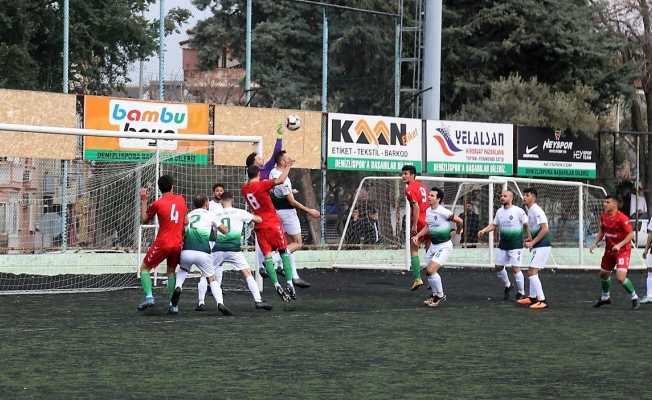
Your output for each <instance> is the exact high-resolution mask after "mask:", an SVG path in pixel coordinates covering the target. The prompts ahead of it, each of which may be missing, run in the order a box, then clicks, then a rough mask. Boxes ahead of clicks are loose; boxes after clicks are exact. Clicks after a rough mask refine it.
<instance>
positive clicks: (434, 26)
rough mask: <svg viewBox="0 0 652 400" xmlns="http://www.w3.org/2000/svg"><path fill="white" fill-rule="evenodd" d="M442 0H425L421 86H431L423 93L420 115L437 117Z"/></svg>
mask: <svg viewBox="0 0 652 400" xmlns="http://www.w3.org/2000/svg"><path fill="white" fill-rule="evenodd" d="M442 2H443V0H429V1H426V17H425V24H424V33H423V36H424V39H425V40H424V46H423V48H424V55H423V87H424V88H432V90H429V91H427V92H424V94H423V103H422V106H421V107H422V108H421V117H422V118H423V119H434V120H438V119H439V115H440V114H439V112H440V90H439V86H440V81H441V25H442V24H441V20H442Z"/></svg>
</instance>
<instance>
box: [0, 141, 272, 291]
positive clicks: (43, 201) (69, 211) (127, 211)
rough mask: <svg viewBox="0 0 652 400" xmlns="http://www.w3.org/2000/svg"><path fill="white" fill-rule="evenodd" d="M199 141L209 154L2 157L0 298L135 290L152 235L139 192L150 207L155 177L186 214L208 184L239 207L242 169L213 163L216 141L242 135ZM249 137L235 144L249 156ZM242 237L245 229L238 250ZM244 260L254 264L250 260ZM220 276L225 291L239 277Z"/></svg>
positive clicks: (208, 192)
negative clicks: (179, 198)
mask: <svg viewBox="0 0 652 400" xmlns="http://www.w3.org/2000/svg"><path fill="white" fill-rule="evenodd" d="M71 131H74V133H76V134H80V135H81V134H84V130H71ZM212 136H213V135H212ZM247 138H248V137H247ZM207 139H208V140H209V143H210V144H209V146H208V148H203V149H197V147H196V146H195V147H194V148H193V149H192V150H189V149H187V148H178V149H177V151H176V152H174V153H171V152H164V151H158V152H153V153H152V157H151V158H149V160H147V161H145V162H141V163H133V162H98V161H87V160H81V159H79V160H57V159H42V158H18V157H1V158H0V254H3V255H2V256H1V257H0V293H1V294H8V293H40V292H45V293H47V292H68V291H102V290H112V289H120V288H125V287H133V286H139V285H140V282H139V279H138V267H139V266H140V264H141V262H142V258H143V257H144V254H145V252H146V251H147V248H148V246H149V245H150V244H151V243H152V241H153V239H154V237H155V235H156V232H157V225H156V221H155V220H154V221H151V222H150V225H141V223H140V198H139V189H140V188H141V187H146V188H148V189H149V190H148V192H149V194H150V198H149V199H148V204H151V202H152V201H154V200H155V198H156V197H158V194H157V193H158V192H157V187H156V182H157V179H158V177H159V176H161V175H164V174H167V175H171V176H172V177H173V179H174V181H175V192H177V193H179V194H182V195H183V196H184V197H185V199H186V202H187V204H188V208H189V209H191V208H192V207H191V202H192V197H193V196H194V195H195V194H198V193H203V194H206V195H207V196H209V198H212V187H213V185H214V184H215V183H221V184H223V185H224V187H225V190H226V191H230V192H232V193H233V194H234V197H235V202H234V207H239V208H244V207H245V202H244V201H243V199H242V198H241V196H240V185H241V184H242V182H243V181H244V180H245V175H244V169H243V168H240V167H231V166H216V165H213V163H212V160H213V153H214V144H215V143H216V142H223V141H238V142H243V138H242V137H233V138H231V137H220V138H219V139H216V137H215V136H213V137H204V138H203V140H207ZM245 139H246V138H245ZM185 140H188V139H187V135H184V141H185ZM249 140H250V142H245V143H243V144H242V146H246V148H247V149H248V150H249V149H250V151H256V150H257V147H255V146H252V142H255V143H253V144H254V145H256V144H257V143H258V144H260V143H261V139H260V138H259V137H252V138H249ZM196 152H202V154H206V153H208V160H209V161H208V163H204V164H200V163H193V162H189V160H194V159H196V157H193V153H196ZM156 153H158V155H157V154H156ZM248 236H249V232H248V231H247V232H245V235H243V237H244V238H245V239H244V240H245V242H244V243H243V244H244V245H247V243H246V238H248ZM246 249H247V248H246V247H245V251H246ZM251 253H253V252H251ZM247 256H248V257H247V258H248V259H250V261H253V259H254V258H253V257H252V254H247ZM253 265H254V264H253V263H252V266H253ZM165 269H166V268H165V265H164V264H161V265H160V266H159V267H158V268H157V269H156V274H155V275H157V276H158V279H157V280H158V283H159V284H161V283H163V282H162V280H163V279H165V276H164V275H165ZM224 278H225V279H224V287H225V289H227V290H228V289H236V290H237V289H244V284H243V283H242V279H241V278H240V276H239V274H235V273H229V272H227V273H225V275H224Z"/></svg>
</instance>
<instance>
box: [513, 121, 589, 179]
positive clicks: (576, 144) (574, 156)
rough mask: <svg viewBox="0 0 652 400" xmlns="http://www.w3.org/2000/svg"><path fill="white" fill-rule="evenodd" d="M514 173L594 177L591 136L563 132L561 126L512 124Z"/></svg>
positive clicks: (540, 175)
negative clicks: (554, 127)
mask: <svg viewBox="0 0 652 400" xmlns="http://www.w3.org/2000/svg"><path fill="white" fill-rule="evenodd" d="M516 132H517V133H516V138H517V140H516V142H517V146H518V147H517V150H518V151H517V158H518V159H517V161H516V163H517V171H516V172H517V175H519V176H539V177H555V178H578V179H595V178H596V163H597V155H598V151H597V145H596V142H595V140H593V139H589V138H585V137H580V136H571V135H568V134H564V132H562V131H561V130H559V129H557V130H555V129H550V128H533V127H528V126H519V127H517V128H516Z"/></svg>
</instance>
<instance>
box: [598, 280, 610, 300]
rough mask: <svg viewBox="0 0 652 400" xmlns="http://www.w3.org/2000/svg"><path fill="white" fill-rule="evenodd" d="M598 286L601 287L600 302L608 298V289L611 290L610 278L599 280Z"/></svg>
mask: <svg viewBox="0 0 652 400" xmlns="http://www.w3.org/2000/svg"><path fill="white" fill-rule="evenodd" d="M600 285H601V286H602V297H601V299H602V300H606V299H608V298H609V289H611V277H608V278H607V279H600Z"/></svg>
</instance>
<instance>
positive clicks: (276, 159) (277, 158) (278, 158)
mask: <svg viewBox="0 0 652 400" xmlns="http://www.w3.org/2000/svg"><path fill="white" fill-rule="evenodd" d="M285 153H287V152H286V151H285V150H281V151H279V152H278V153H274V162H275V163H276V164H278V163H279V161H281V159H282V158H283V156H284V155H285Z"/></svg>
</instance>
